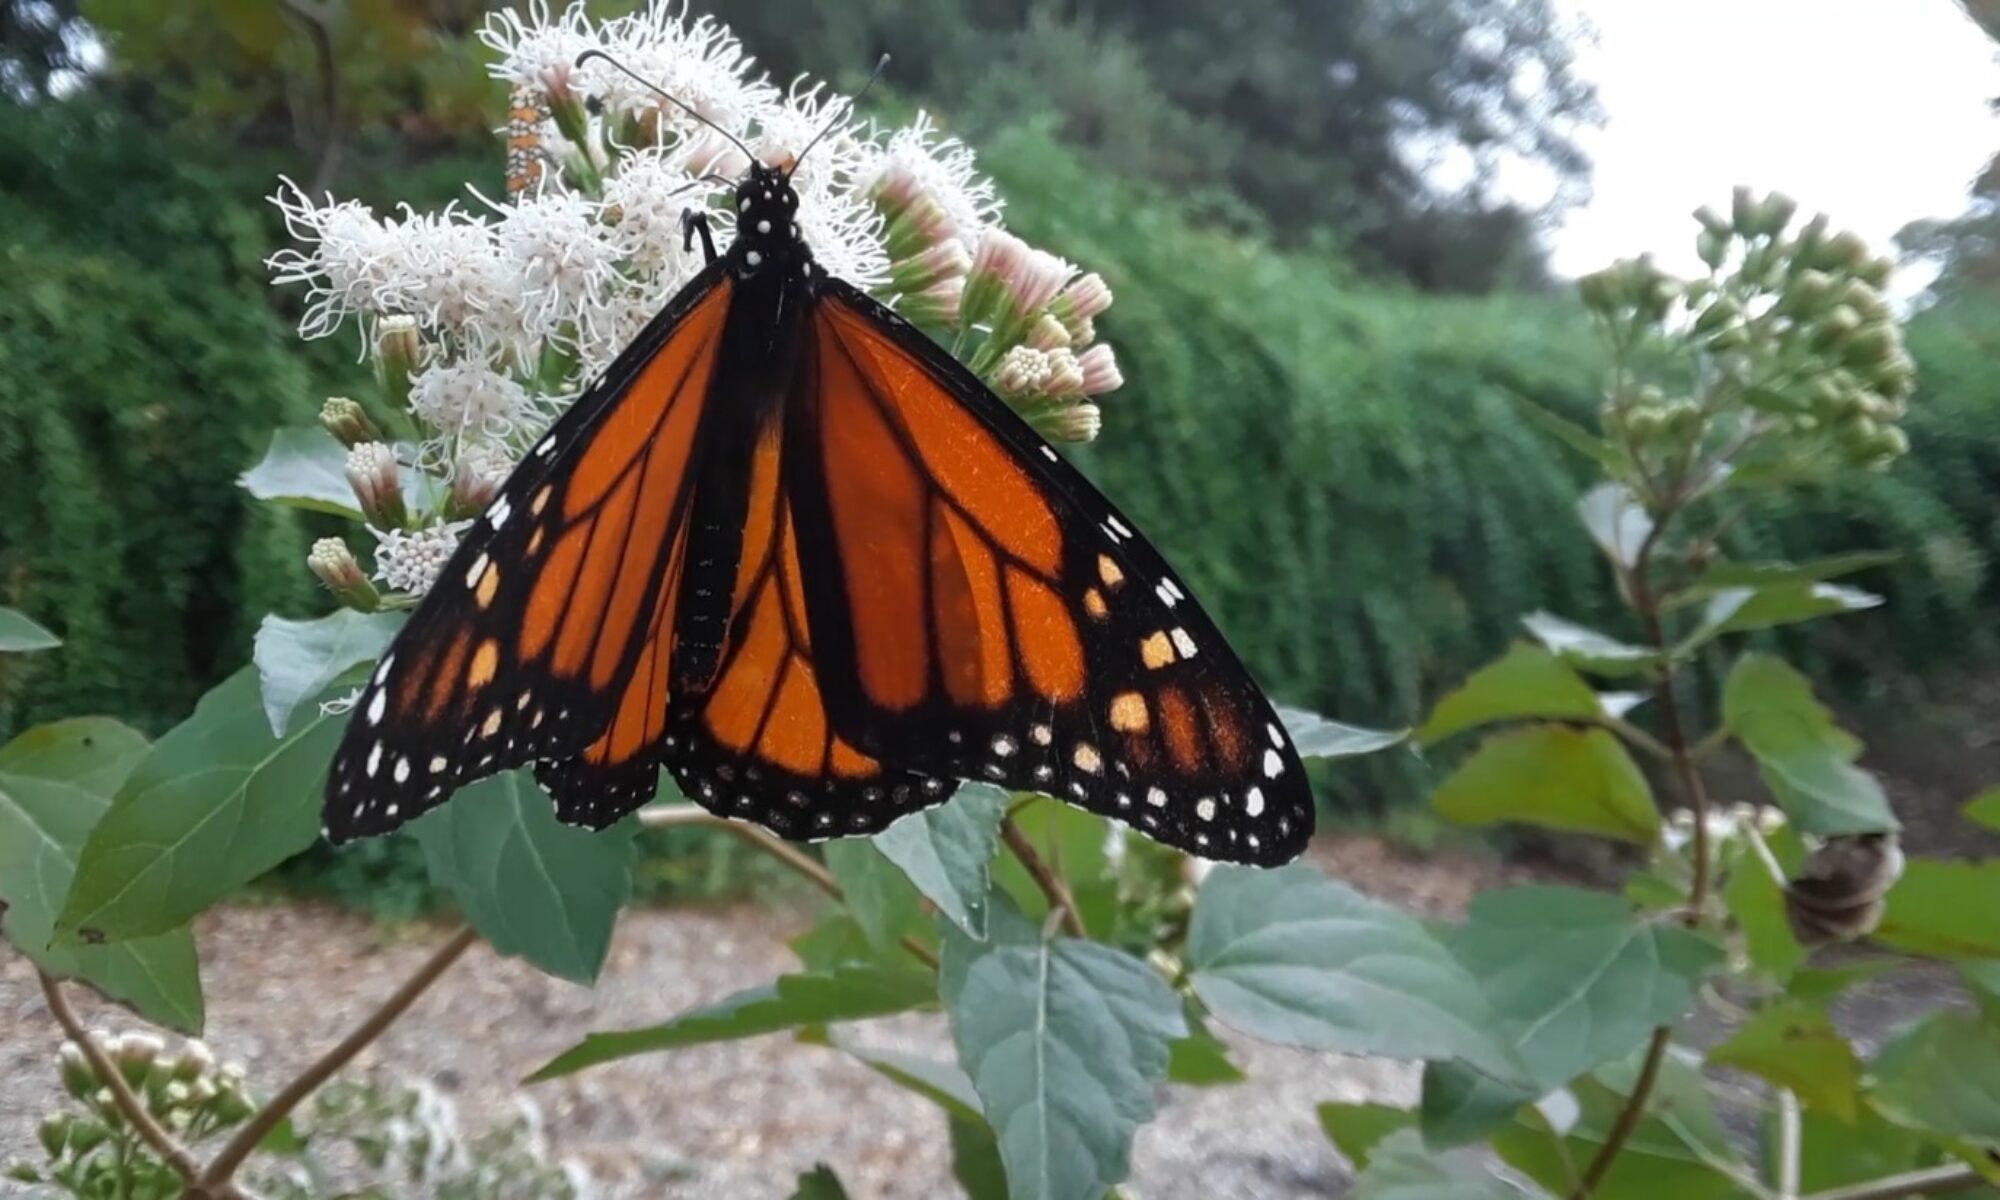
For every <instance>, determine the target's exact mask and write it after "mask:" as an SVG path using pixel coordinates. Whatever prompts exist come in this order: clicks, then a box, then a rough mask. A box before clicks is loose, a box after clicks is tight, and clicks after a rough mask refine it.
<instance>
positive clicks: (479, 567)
mask: <svg viewBox="0 0 2000 1200" xmlns="http://www.w3.org/2000/svg"><path fill="white" fill-rule="evenodd" d="M489 561H490V560H489V559H488V558H487V557H486V554H485V552H484V551H481V552H480V555H479V557H478V558H475V559H473V560H472V569H471V570H469V571H467V572H466V573H465V586H466V587H469V588H476V587H478V586H479V577H480V576H481V575H484V574H486V564H487V563H488V562H489Z"/></svg>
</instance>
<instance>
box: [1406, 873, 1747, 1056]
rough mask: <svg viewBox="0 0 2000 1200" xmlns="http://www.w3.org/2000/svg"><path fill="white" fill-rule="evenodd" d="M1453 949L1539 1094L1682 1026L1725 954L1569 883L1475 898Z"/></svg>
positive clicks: (1450, 938)
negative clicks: (1663, 1029) (1654, 1033)
mask: <svg viewBox="0 0 2000 1200" xmlns="http://www.w3.org/2000/svg"><path fill="white" fill-rule="evenodd" d="M1445 944H1446V945H1447V946H1448V947H1449V948H1450V949H1451V951H1452V953H1453V954H1455V955H1456V956H1457V957H1458V960H1459V962H1461V963H1463V964H1464V966H1465V968H1466V970H1467V971H1469V972H1471V974H1472V977H1473V979H1474V980H1475V981H1476V982H1477V983H1478V984H1479V986H1480V990H1481V991H1482V992H1483V993H1484V994H1485V996H1486V999H1487V1001H1488V1002H1489V1003H1490V1004H1491V1005H1492V1006H1493V1009H1494V1011H1495V1013H1496V1014H1497V1015H1498V1017H1499V1021H1500V1024H1499V1029H1500V1032H1501V1035H1502V1036H1503V1037H1505V1038H1506V1039H1507V1040H1508V1041H1509V1042H1511V1043H1512V1044H1513V1046H1514V1048H1515V1050H1516V1051H1517V1052H1518V1054H1519V1056H1520V1060H1521V1062H1522V1063H1523V1064H1524V1065H1525V1066H1526V1068H1527V1072H1528V1074H1527V1082H1529V1083H1531V1084H1532V1085H1534V1087H1535V1088H1536V1089H1537V1090H1536V1092H1534V1093H1533V1094H1534V1095H1539V1094H1540V1093H1542V1092H1547V1091H1550V1090H1553V1089H1554V1088H1556V1087H1559V1086H1561V1085H1562V1084H1564V1083H1567V1082H1568V1081H1569V1080H1571V1079H1573V1078H1575V1077H1576V1076H1578V1075H1580V1074H1582V1073H1584V1072H1585V1071H1588V1070H1591V1069H1592V1068H1594V1067H1596V1066H1598V1065H1599V1064H1601V1063H1604V1062H1609V1061H1611V1060H1613V1059H1617V1058H1620V1057H1622V1056H1624V1055H1627V1054H1629V1053H1631V1051H1632V1048H1633V1047H1635V1046H1637V1045H1638V1044H1639V1043H1640V1042H1642V1041H1644V1040H1645V1037H1646V1035H1647V1033H1648V1032H1649V1031H1650V1030H1651V1029H1652V1028H1653V1027H1655V1026H1658V1025H1666V1024H1671V1023H1673V1022H1674V1021H1676V1020H1678V1019H1679V1018H1680V1017H1681V1016H1682V1015H1683V1014H1684V1013H1686V1011H1687V1009H1688V1007H1689V1006H1690V1005H1691V1004H1692V1003H1693V1002H1694V990H1695V987H1696V985H1697V984H1699V982H1700V981H1701V978H1702V976H1704V975H1705V974H1707V973H1708V972H1709V971H1710V970H1712V969H1714V968H1715V967H1716V966H1717V965H1719V964H1720V962H1721V961H1722V952H1721V950H1720V949H1719V948H1718V947H1716V946H1714V945H1712V944H1710V943H1709V942H1707V941H1706V940H1704V939H1702V938H1701V937H1699V936H1697V935H1696V934H1694V933H1692V932H1690V931H1689V930H1687V929H1685V928H1682V927H1681V926H1679V925H1676V924H1667V923H1663V922H1660V921H1657V920H1641V919H1640V918H1639V917H1638V916H1637V915H1636V914H1635V913H1634V912H1633V911H1632V909H1631V907H1630V906H1629V905H1627V904H1626V903H1625V901H1624V900H1622V899H1620V898H1619V897H1617V896H1613V895H1608V894H1605V893H1602V892H1590V891H1584V890H1582V889H1580V888H1567V887H1540V886H1537V887H1517V888H1506V889H1502V890H1499V891H1490V892H1485V893H1482V894H1481V895H1479V896H1478V897H1476V898H1475V899H1474V900H1473V902H1472V906H1471V909H1470V910H1469V912H1468V914H1467V919H1466V923H1465V924H1464V925H1462V926H1460V927H1458V928H1457V929H1454V930H1452V931H1451V932H1450V934H1449V935H1447V937H1446V939H1445Z"/></svg>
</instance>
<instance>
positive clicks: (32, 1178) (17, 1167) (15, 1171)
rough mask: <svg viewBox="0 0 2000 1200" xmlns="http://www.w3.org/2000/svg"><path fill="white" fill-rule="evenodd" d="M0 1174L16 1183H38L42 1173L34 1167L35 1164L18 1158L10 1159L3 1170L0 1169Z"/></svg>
mask: <svg viewBox="0 0 2000 1200" xmlns="http://www.w3.org/2000/svg"><path fill="white" fill-rule="evenodd" d="M0 1176H5V1177H6V1178H8V1179H11V1180H13V1181H15V1182H16V1183H40V1182H41V1181H42V1173H41V1172H40V1171H37V1170H36V1169H35V1165H34V1164H33V1163H31V1162H28V1161H27V1160H25V1159H19V1158H17V1159H14V1160H12V1161H10V1162H9V1163H8V1164H7V1166H6V1168H5V1169H4V1170H0Z"/></svg>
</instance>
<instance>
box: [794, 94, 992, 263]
mask: <svg viewBox="0 0 2000 1200" xmlns="http://www.w3.org/2000/svg"><path fill="white" fill-rule="evenodd" d="M815 153H817V151H815ZM858 157H859V160H860V161H859V163H858V165H857V166H856V167H855V171H854V186H855V187H856V188H857V189H858V190H859V191H861V192H862V193H863V194H864V195H866V196H868V197H869V198H870V199H872V200H875V201H876V202H877V203H878V204H882V205H883V206H884V207H887V208H889V209H891V210H894V211H900V210H901V209H903V208H905V207H907V206H908V205H909V204H910V203H911V202H912V201H914V200H915V198H916V197H917V196H919V195H924V196H929V197H930V198H931V199H932V200H934V201H936V202H937V204H938V206H939V207H940V208H942V209H943V210H944V213H945V217H946V219H947V220H948V222H949V230H948V234H947V236H951V237H956V238H959V239H961V240H963V241H964V242H966V243H967V244H968V245H970V244H973V243H976V242H977V241H978V240H979V230H980V229H981V228H983V227H985V226H987V225H990V224H992V223H993V222H995V221H997V220H998V219H999V217H1000V198H999V196H998V195H997V194H996V193H995V192H994V190H993V181H992V180H990V179H988V178H986V177H985V176H984V175H981V174H979V172H978V170H977V169H976V168H975V165H974V160H973V153H972V148H971V147H970V146H967V145H966V144H965V143H964V142H961V141H959V140H958V139H957V138H955V137H939V136H938V132H937V128H936V126H934V125H933V124H932V123H931V118H930V114H929V113H923V112H920V113H918V114H917V116H916V119H915V120H914V121H912V122H910V124H909V125H907V126H905V127H903V128H902V129H898V130H895V131H894V132H892V133H890V134H888V135H887V137H886V138H883V139H881V140H880V141H870V142H865V143H863V144H862V146H861V148H860V151H859V155H858Z"/></svg>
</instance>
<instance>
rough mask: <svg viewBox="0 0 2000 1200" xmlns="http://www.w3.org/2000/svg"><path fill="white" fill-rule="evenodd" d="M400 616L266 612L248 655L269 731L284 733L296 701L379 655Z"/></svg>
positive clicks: (345, 611) (400, 624)
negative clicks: (294, 616) (306, 617)
mask: <svg viewBox="0 0 2000 1200" xmlns="http://www.w3.org/2000/svg"><path fill="white" fill-rule="evenodd" d="M404 619H405V618H404V614H402V613H358V612H355V611H354V610H352V609H346V608H343V609H341V610H340V611H338V612H335V613H332V614H330V615H328V616H324V617H321V618H319V619H318V620H314V621H288V620H286V619H285V618H283V617H276V616H266V617H265V618H264V620H263V622H262V623H261V624H259V625H258V626H257V640H256V645H255V649H254V651H253V653H252V655H251V658H252V660H253V661H254V662H255V663H256V664H257V680H258V683H259V685H260V686H261V687H262V689H263V693H264V712H265V714H266V715H267V716H269V717H270V719H271V732H272V733H273V734H275V735H277V736H278V737H283V736H285V726H286V725H287V724H288V723H289V722H290V721H291V719H292V713H293V712H295V711H297V709H298V707H299V705H301V704H304V703H305V702H306V701H307V700H310V699H312V698H313V697H315V696H318V695H319V694H320V693H321V692H324V691H326V690H327V689H328V688H330V687H332V686H333V685H334V682H335V681H336V680H338V679H339V678H340V677H341V676H342V675H345V674H346V673H347V672H349V671H351V670H353V669H354V668H355V667H358V666H360V665H361V664H363V663H368V662H373V661H375V659H376V658H378V657H380V656H381V654H382V651H384V650H386V649H388V647H389V643H390V642H391V641H393V640H395V637H396V633H397V631H398V630H400V629H402V627H403V621H404Z"/></svg>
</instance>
